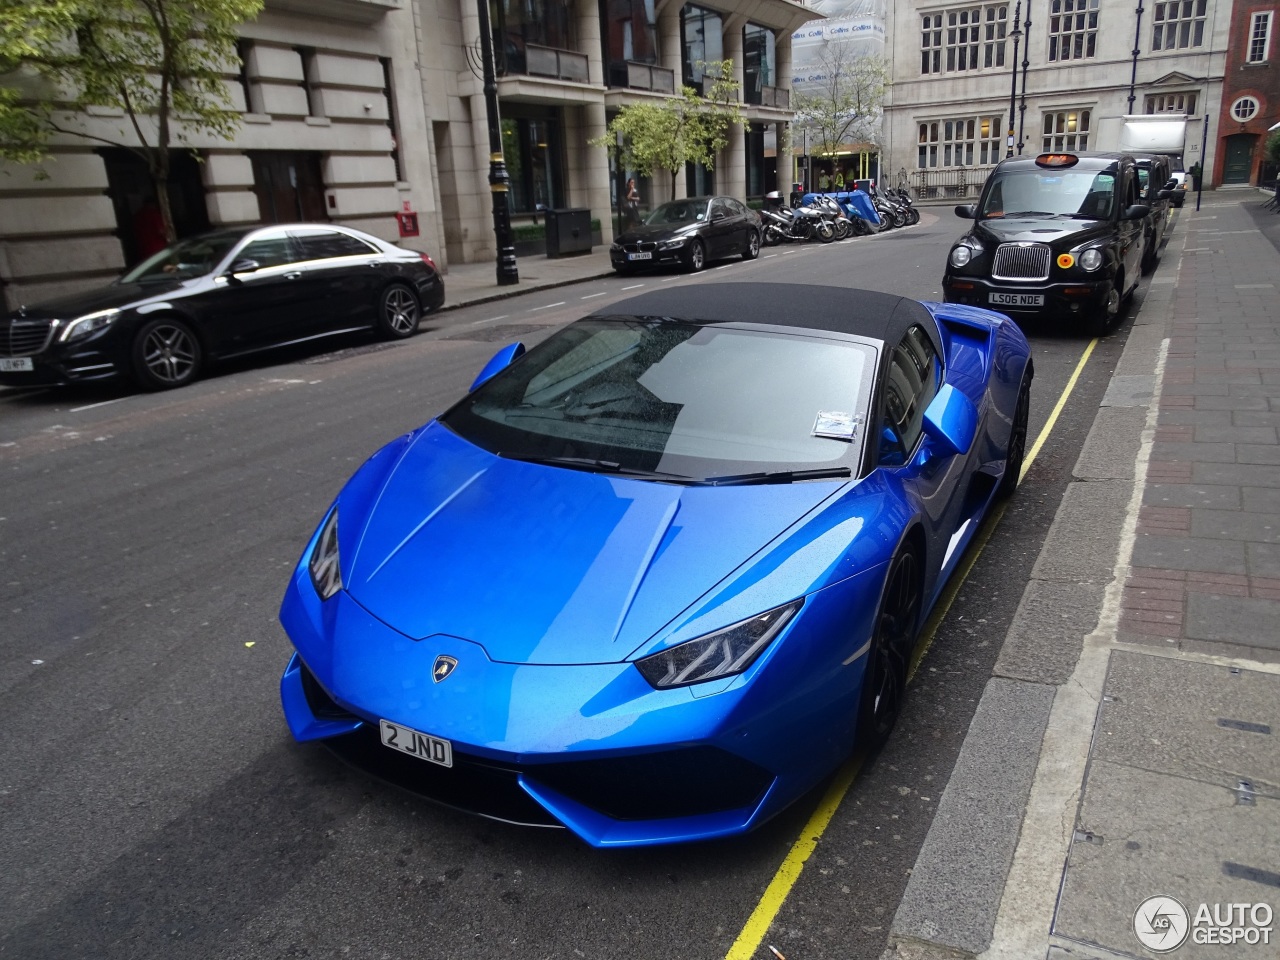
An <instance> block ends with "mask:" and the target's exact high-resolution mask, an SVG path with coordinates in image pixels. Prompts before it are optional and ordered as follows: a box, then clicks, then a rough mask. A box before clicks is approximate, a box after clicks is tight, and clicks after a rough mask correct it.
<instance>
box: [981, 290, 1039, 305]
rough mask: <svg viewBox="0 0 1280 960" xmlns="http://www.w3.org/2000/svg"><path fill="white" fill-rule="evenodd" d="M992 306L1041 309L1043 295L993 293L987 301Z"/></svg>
mask: <svg viewBox="0 0 1280 960" xmlns="http://www.w3.org/2000/svg"><path fill="white" fill-rule="evenodd" d="M988 302H989V303H991V304H992V305H993V306H995V305H999V306H1004V307H1043V306H1044V294H1043V293H993V294H991V299H990V300H989V301H988Z"/></svg>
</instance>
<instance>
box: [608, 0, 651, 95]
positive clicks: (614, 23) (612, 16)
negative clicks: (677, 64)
mask: <svg viewBox="0 0 1280 960" xmlns="http://www.w3.org/2000/svg"><path fill="white" fill-rule="evenodd" d="M600 17H601V22H602V23H603V25H604V30H605V38H604V40H605V59H606V60H607V61H608V74H609V85H610V86H614V87H625V86H627V85H628V74H627V63H628V62H631V63H657V62H658V14H657V11H656V8H655V6H654V0H601V2H600Z"/></svg>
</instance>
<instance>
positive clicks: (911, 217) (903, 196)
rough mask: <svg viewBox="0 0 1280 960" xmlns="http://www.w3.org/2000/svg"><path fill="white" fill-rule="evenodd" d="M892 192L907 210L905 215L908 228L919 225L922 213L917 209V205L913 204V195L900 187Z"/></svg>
mask: <svg viewBox="0 0 1280 960" xmlns="http://www.w3.org/2000/svg"><path fill="white" fill-rule="evenodd" d="M892 192H893V193H894V194H895V195H896V196H897V198H898V200H899V201H901V203H902V205H903V206H904V207H905V208H906V210H905V213H906V215H907V226H908V227H913V226H915V225H916V224H917V223H919V222H920V211H919V210H917V209H916V208H915V205H914V204H913V203H912V202H911V194H910V193H908V192H907V191H906V190H905V189H903V188H902V187H898V189H897V190H894V191H892Z"/></svg>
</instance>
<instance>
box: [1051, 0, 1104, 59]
mask: <svg viewBox="0 0 1280 960" xmlns="http://www.w3.org/2000/svg"><path fill="white" fill-rule="evenodd" d="M1097 45H1098V0H1050V3H1049V59H1050V60H1083V59H1085V58H1087V57H1092V56H1093V55H1094V53H1095V51H1096V49H1097Z"/></svg>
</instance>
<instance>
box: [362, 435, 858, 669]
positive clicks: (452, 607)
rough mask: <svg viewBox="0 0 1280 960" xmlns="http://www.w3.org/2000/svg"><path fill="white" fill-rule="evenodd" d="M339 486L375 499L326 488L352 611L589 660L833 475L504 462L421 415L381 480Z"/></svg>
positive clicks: (415, 630) (628, 644) (507, 653)
mask: <svg viewBox="0 0 1280 960" xmlns="http://www.w3.org/2000/svg"><path fill="white" fill-rule="evenodd" d="M353 486H354V487H355V489H356V494H355V498H358V499H364V500H368V501H370V502H372V503H373V504H374V505H373V506H372V507H370V506H369V503H364V504H361V503H359V502H352V503H347V502H345V500H344V498H340V499H339V505H338V510H339V527H340V537H341V542H342V544H343V546H342V549H343V550H344V551H346V550H348V549H350V547H349V546H348V544H350V545H351V546H352V547H354V556H353V557H352V559H351V561H350V567H349V568H348V567H347V562H346V557H345V555H344V557H343V561H344V563H343V567H344V571H343V574H344V575H343V580H344V583H345V585H346V589H347V592H348V593H349V594H350V595H351V596H352V597H353V598H354V599H355V600H356V601H357V602H358V603H360V604H361V606H363V607H364V608H365V609H366V610H368V611H369V612H370V613H372V614H373V615H374V616H376V617H378V618H379V619H380V620H382V621H383V622H384V623H386V624H388V625H389V626H391V627H393V628H395V629H396V630H398V631H400V632H401V633H403V634H405V635H407V636H409V637H411V638H413V639H415V640H417V639H424V638H426V637H430V636H434V635H439V634H444V635H449V636H454V637H459V638H462V639H465V640H470V641H473V642H475V643H478V644H480V645H481V646H483V647H484V649H485V651H486V652H487V654H488V655H489V657H490V659H492V660H496V661H502V662H508V663H527V664H587V663H611V662H619V661H622V660H625V659H626V658H627V656H628V655H629V654H631V653H632V652H633V651H635V650H636V649H637V647H639V646H640V645H641V644H643V643H645V642H646V641H647V640H649V639H650V638H651V637H652V636H653V635H654V634H655V633H656V632H657V631H659V630H660V629H661V628H662V627H663V626H664V625H666V624H667V623H668V622H670V621H671V620H672V619H673V618H674V617H676V616H677V615H678V614H680V613H681V612H682V611H683V610H685V608H687V607H688V606H689V605H690V604H692V603H693V602H694V601H695V600H697V599H698V598H699V597H700V596H702V595H703V594H704V593H706V592H707V591H708V590H709V589H711V588H712V587H713V586H715V584H716V583H718V582H719V581H720V580H722V579H723V578H724V577H726V576H727V575H728V574H730V573H731V572H733V571H734V570H735V569H736V568H738V567H739V566H741V565H742V564H743V563H744V562H745V561H746V560H748V559H749V558H750V557H751V556H752V555H753V554H754V553H756V552H757V551H759V550H760V548H761V547H763V546H765V545H766V544H767V543H769V542H770V541H771V540H773V539H774V538H775V537H777V536H778V535H779V534H780V533H782V532H783V531H784V530H786V529H787V528H788V527H789V526H791V525H792V524H793V523H795V522H796V521H797V520H799V519H800V518H801V517H803V516H804V515H805V514H806V513H808V512H809V511H811V510H813V509H814V508H815V507H817V506H818V505H819V504H820V503H822V501H823V500H825V499H826V498H827V497H829V496H831V495H832V494H834V493H835V492H836V491H838V490H839V489H840V488H841V487H842V486H844V482H843V481H841V482H833V483H827V482H807V483H795V484H765V485H755V486H734V487H719V488H717V487H696V486H677V485H673V484H664V483H653V482H648V481H642V480H634V479H626V478H619V477H616V476H608V475H601V474H594V473H587V472H583V471H579V470H570V469H564V468H560V467H551V466H544V465H541V464H533V463H524V462H520V461H515V460H507V459H503V458H500V457H496V456H494V455H492V454H490V453H488V452H487V451H484V450H481V449H480V448H478V447H475V446H473V445H472V444H470V443H468V442H466V441H464V440H462V439H461V438H459V437H457V436H456V435H454V434H453V433H452V432H451V431H449V430H448V429H446V428H445V427H443V426H441V425H440V424H438V423H432V424H430V425H429V426H428V427H427V428H426V429H424V430H423V431H422V432H421V433H420V434H419V435H418V436H417V437H415V438H414V439H413V441H412V442H411V443H410V444H408V446H407V448H406V449H405V451H404V453H403V455H402V456H401V457H400V460H399V462H398V463H397V464H396V465H395V467H394V469H393V470H391V472H390V474H389V476H388V477H387V479H386V481H385V482H384V483H383V484H381V487H380V489H374V488H372V487H370V486H368V485H365V486H364V487H363V488H362V487H361V485H360V484H353ZM345 495H346V492H345V491H344V497H345ZM347 517H351V518H352V519H353V520H354V521H355V525H356V528H357V529H345V530H344V529H342V528H343V527H344V523H345V521H346V518H347ZM366 518H367V519H366ZM782 599H787V598H779V600H780V601H781V600H782Z"/></svg>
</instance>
